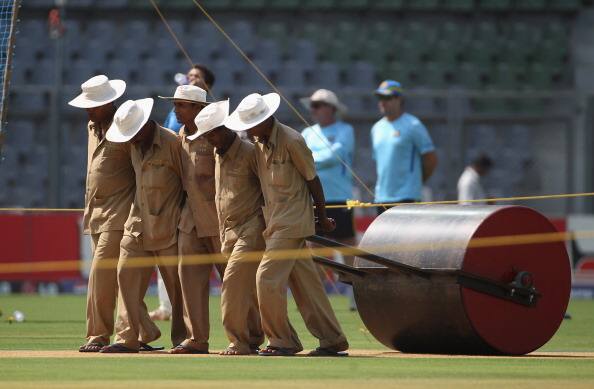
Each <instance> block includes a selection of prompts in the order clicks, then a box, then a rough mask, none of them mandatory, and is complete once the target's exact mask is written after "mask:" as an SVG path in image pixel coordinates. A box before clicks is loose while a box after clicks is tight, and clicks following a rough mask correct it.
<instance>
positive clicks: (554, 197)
mask: <svg viewBox="0 0 594 389" xmlns="http://www.w3.org/2000/svg"><path fill="white" fill-rule="evenodd" d="M593 196H594V192H583V193H560V194H550V195H532V196H513V197H497V198H485V199H476V200H463V202H467V203H484V202H494V203H499V202H506V201H528V200H559V199H568V198H579V197H593ZM460 202H461V201H460V200H439V201H423V202H418V203H365V202H362V201H359V200H347V203H346V204H345V205H342V204H338V205H327V206H326V208H348V209H351V208H373V207H384V208H385V207H396V206H401V205H440V204H459V203H460ZM83 211H84V209H83V208H18V207H13V208H0V212H83Z"/></svg>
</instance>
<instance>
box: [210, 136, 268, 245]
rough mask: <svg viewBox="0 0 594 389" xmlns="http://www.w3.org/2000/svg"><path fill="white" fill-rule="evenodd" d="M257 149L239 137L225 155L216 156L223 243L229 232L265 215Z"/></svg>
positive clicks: (218, 203)
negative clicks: (226, 233)
mask: <svg viewBox="0 0 594 389" xmlns="http://www.w3.org/2000/svg"><path fill="white" fill-rule="evenodd" d="M255 149H256V148H255V146H254V145H253V144H252V143H250V142H249V141H247V140H242V139H240V138H239V136H236V137H235V140H234V141H233V143H232V144H231V147H229V150H227V152H226V153H225V154H223V155H219V154H216V155H215V160H216V165H215V180H216V204H217V212H218V216H219V229H220V233H221V241H224V236H225V231H226V230H228V229H233V228H234V227H236V226H238V225H242V224H244V223H246V222H248V221H249V220H250V219H251V218H252V217H254V216H259V215H261V214H262V205H264V200H263V198H262V189H261V188H260V180H259V179H258V167H257V165H256V153H255ZM223 245H224V244H223Z"/></svg>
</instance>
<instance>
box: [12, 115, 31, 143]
mask: <svg viewBox="0 0 594 389" xmlns="http://www.w3.org/2000/svg"><path fill="white" fill-rule="evenodd" d="M6 134H7V137H8V143H9V144H11V145H18V146H26V145H32V144H33V142H34V137H35V128H34V126H33V122H31V121H29V120H13V121H11V122H9V123H8V124H7V126H6Z"/></svg>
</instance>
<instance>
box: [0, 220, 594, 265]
mask: <svg viewBox="0 0 594 389" xmlns="http://www.w3.org/2000/svg"><path fill="white" fill-rule="evenodd" d="M592 238H594V230H584V231H566V232H545V233H536V234H516V235H502V236H493V237H483V238H473V239H471V240H470V241H469V240H467V239H463V240H451V241H445V242H418V243H417V242H412V243H399V244H386V245H378V246H373V247H370V246H364V247H362V248H363V249H364V250H365V251H369V252H372V253H377V254H380V255H381V253H387V252H389V253H391V254H398V253H407V252H418V251H423V250H432V251H434V250H459V249H465V248H487V247H502V246H516V245H529V244H539V243H555V242H564V241H570V240H577V239H592ZM335 251H336V249H334V248H330V247H315V248H305V249H293V250H276V251H271V252H268V253H266V255H267V258H270V259H272V260H294V259H295V260H300V259H308V258H310V257H311V255H318V256H323V257H324V256H325V257H331V256H332V255H333V254H334V252H335ZM340 252H341V253H342V254H343V255H347V256H356V255H357V254H358V253H359V252H358V248H357V247H352V248H345V249H341V250H340ZM263 254H264V251H252V252H248V253H244V256H242V260H243V261H246V262H248V261H255V262H257V261H260V260H261V259H262V256H263ZM118 262H119V259H117V258H114V259H102V260H101V262H99V263H97V264H96V265H95V266H96V267H97V269H116V268H117V266H118ZM224 262H226V258H225V257H224V256H223V255H222V254H196V255H188V256H185V255H184V263H183V266H188V265H203V264H215V263H224ZM82 264H83V262H82V261H80V260H76V261H75V260H64V261H40V262H8V263H0V274H9V273H29V272H54V271H68V270H73V271H74V270H79V269H80V268H81V265H82ZM156 264H160V265H164V266H178V264H179V258H178V256H177V255H176V256H167V257H159V258H156V257H154V256H150V257H134V258H129V259H127V265H126V266H128V267H133V268H143V267H154V266H155V265H156Z"/></svg>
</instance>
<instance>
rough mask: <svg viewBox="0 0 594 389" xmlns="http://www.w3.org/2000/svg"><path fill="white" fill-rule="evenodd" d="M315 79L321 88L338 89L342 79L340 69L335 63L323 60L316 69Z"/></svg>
mask: <svg viewBox="0 0 594 389" xmlns="http://www.w3.org/2000/svg"><path fill="white" fill-rule="evenodd" d="M313 79H314V82H315V84H316V85H319V86H320V87H321V88H327V89H336V88H337V87H338V85H339V81H340V69H339V68H338V66H337V65H336V64H335V63H332V62H321V63H320V64H319V65H318V66H317V67H316V68H315V69H314V73H313Z"/></svg>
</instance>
